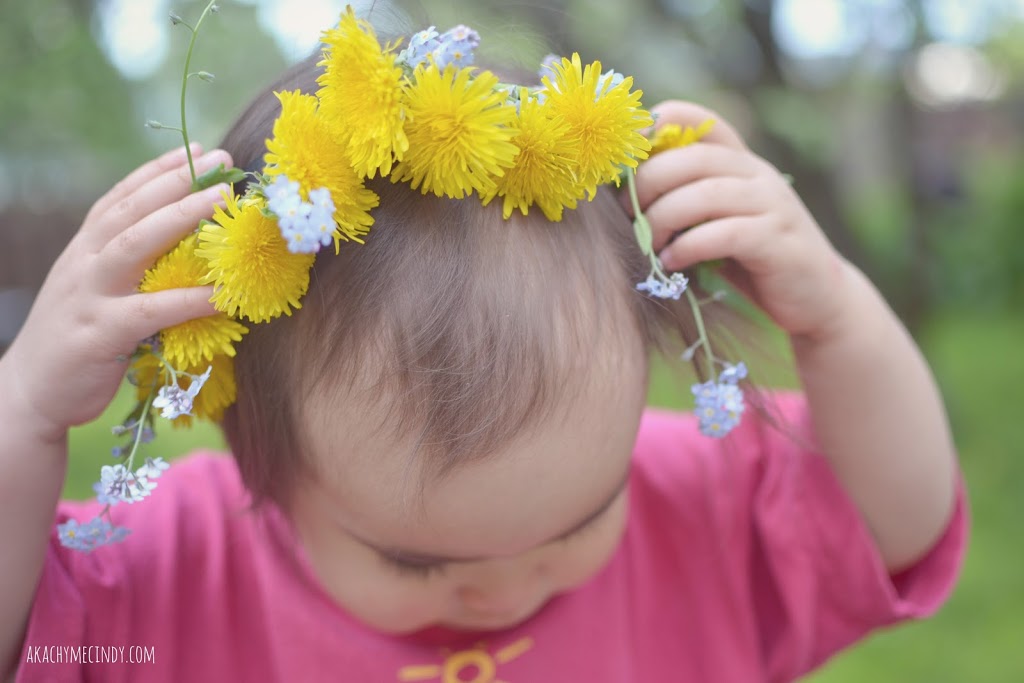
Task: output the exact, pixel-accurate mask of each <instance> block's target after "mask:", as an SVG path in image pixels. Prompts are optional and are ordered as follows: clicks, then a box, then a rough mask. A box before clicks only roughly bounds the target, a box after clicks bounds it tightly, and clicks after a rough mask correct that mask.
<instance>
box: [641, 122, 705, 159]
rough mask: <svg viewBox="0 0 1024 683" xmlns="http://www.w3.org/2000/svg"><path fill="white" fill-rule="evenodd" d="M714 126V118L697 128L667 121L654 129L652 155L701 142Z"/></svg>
mask: <svg viewBox="0 0 1024 683" xmlns="http://www.w3.org/2000/svg"><path fill="white" fill-rule="evenodd" d="M714 127H715V120H714V119H708V120H707V121H705V122H704V123H702V124H700V125H699V126H697V127H696V128H694V127H693V126H687V127H686V128H683V127H682V126H680V125H679V124H678V123H666V124H665V125H664V126H662V127H661V128H659V129H658V130H656V131H654V137H652V138H651V156H652V157H653V156H654V155H655V154H661V153H662V152H666V151H668V150H670V149H675V148H676V147H688V146H689V145H692V144H693V143H695V142H700V141H701V140H702V139H704V137H705V136H707V134H708V133H710V132H711V129H712V128H714Z"/></svg>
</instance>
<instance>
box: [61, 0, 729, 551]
mask: <svg viewBox="0 0 1024 683" xmlns="http://www.w3.org/2000/svg"><path fill="white" fill-rule="evenodd" d="M215 11H216V5H214V3H213V2H212V0H211V2H209V3H208V4H207V6H206V8H205V9H204V10H203V12H202V14H201V15H200V17H199V20H198V21H197V22H196V24H195V26H191V25H189V24H188V23H187V22H185V21H184V20H183V19H181V18H180V17H178V16H177V15H173V14H172V21H173V23H175V24H176V25H182V26H185V27H186V28H187V29H188V30H189V31H190V32H191V41H190V43H189V47H188V51H187V53H186V59H185V68H184V72H183V76H182V100H183V101H184V99H185V90H186V88H187V84H188V82H189V79H190V78H192V77H197V78H199V79H201V80H204V81H208V82H209V81H212V80H213V76H212V74H209V73H208V72H205V71H198V72H191V71H190V70H189V65H190V60H191V56H192V48H193V46H194V44H195V39H196V36H197V34H198V29H199V26H200V25H201V24H202V22H203V19H204V18H205V17H206V16H207V15H208V14H209V13H210V12H215ZM323 42H324V44H325V46H326V47H325V50H324V54H323V60H322V61H321V62H320V63H319V65H320V66H323V67H324V70H323V73H322V75H321V76H320V77H319V78H318V84H319V85H320V89H319V90H318V91H317V92H316V93H315V94H312V95H310V94H304V93H301V92H299V91H293V92H280V93H276V95H277V97H278V99H279V100H280V103H281V112H280V115H279V116H278V118H277V119H276V120H275V121H274V125H273V131H272V137H271V138H270V139H269V140H268V141H267V153H266V155H265V157H264V167H263V169H262V171H261V172H258V173H252V174H244V173H242V172H240V171H238V170H235V169H227V170H225V169H224V168H223V167H220V168H218V169H215V170H214V171H212V172H211V173H207V174H205V175H204V176H202V177H200V178H196V177H195V172H194V167H193V163H192V157H191V153H189V166H190V169H193V188H194V189H201V188H202V187H207V186H210V185H213V184H215V183H218V182H228V183H234V182H238V181H240V180H243V179H245V178H246V177H247V175H248V176H251V178H250V182H249V183H248V187H247V189H246V191H245V193H244V194H242V195H241V196H240V195H238V194H236V193H235V192H234V187H233V186H232V190H231V192H229V193H228V194H227V195H226V196H225V206H224V207H223V208H221V207H217V208H215V210H214V216H213V220H212V221H204V222H203V223H202V224H201V225H200V226H199V228H198V229H197V231H196V232H194V233H193V234H191V235H189V236H187V237H185V238H184V239H183V240H182V241H181V242H180V243H179V244H178V245H177V246H176V247H175V248H174V249H172V250H171V251H170V252H169V253H168V254H166V255H164V256H163V257H162V258H160V259H159V260H158V261H157V263H156V264H155V265H154V266H153V267H152V268H151V269H150V270H148V271H147V273H146V275H145V277H144V279H143V281H142V283H141V285H140V288H139V289H140V291H141V292H157V291H161V290H166V289H178V288H187V287H195V286H200V285H213V287H214V295H213V297H212V299H211V302H212V303H213V304H214V306H215V307H216V309H217V310H218V311H219V313H218V314H217V315H213V316H209V317H206V318H202V319H198V320H191V321H188V322H185V323H182V324H180V325H176V326H173V327H170V328H167V329H165V330H162V331H161V332H160V333H159V335H158V336H157V337H156V338H154V339H151V340H146V341H145V342H143V343H142V344H140V346H139V349H138V350H137V351H136V353H135V354H134V356H133V360H132V365H131V367H130V370H129V372H128V379H129V381H131V382H132V383H133V384H134V385H135V387H136V393H137V399H138V403H137V405H136V408H135V410H134V411H133V412H132V413H131V414H130V415H129V417H128V419H126V421H125V423H124V424H122V425H120V426H119V427H116V428H115V433H117V434H122V435H128V436H129V441H130V443H129V445H128V446H124V447H118V448H115V456H116V457H118V458H122V459H124V462H123V463H121V464H118V465H113V466H105V467H104V468H103V470H102V472H101V479H100V481H99V482H97V484H96V486H95V487H94V489H95V491H96V493H97V497H98V498H99V500H100V502H101V503H102V504H104V505H105V507H104V509H103V511H102V512H101V514H100V515H99V516H98V517H97V518H96V519H93V520H92V521H90V522H88V523H86V524H79V523H78V522H77V521H74V520H72V521H69V522H67V523H65V524H63V525H60V527H59V529H58V533H59V537H60V540H61V542H62V543H63V544H64V545H66V546H68V547H71V548H76V549H79V550H85V551H89V550H92V549H94V548H96V547H99V546H101V545H104V544H106V543H111V542H115V541H119V540H121V539H123V538H124V537H125V535H126V534H127V533H128V531H127V530H126V529H124V528H121V527H116V526H114V525H113V523H112V521H111V519H110V509H111V508H112V507H113V506H114V505H116V504H118V503H121V502H125V503H134V502H137V501H139V500H141V499H143V498H145V497H146V496H148V495H149V494H150V492H151V491H152V490H153V489H154V488H155V487H156V482H155V481H154V480H155V479H157V478H158V477H159V475H160V472H161V471H162V470H163V469H164V468H165V467H166V464H165V463H163V461H162V460H160V459H159V458H157V459H147V460H146V462H145V464H143V465H142V466H140V467H138V468H136V469H134V470H133V469H132V468H133V463H134V462H135V458H136V455H137V453H138V450H139V446H140V445H141V444H143V443H146V442H147V441H149V440H151V439H152V436H153V422H154V416H155V412H156V411H159V412H160V415H161V416H162V417H164V418H167V419H169V420H171V421H172V424H174V425H176V426H188V425H189V424H191V420H192V419H193V417H196V418H200V419H209V420H219V419H220V418H221V417H222V415H223V412H224V410H225V409H226V408H227V407H228V406H230V405H231V404H232V403H233V402H234V401H235V395H236V387H235V381H234V367H233V359H234V356H235V345H236V344H237V343H238V342H240V341H241V340H242V338H243V337H244V335H245V334H246V333H247V332H248V331H249V327H248V325H249V324H258V323H263V322H268V321H270V320H273V319H274V318H277V317H279V316H281V315H291V313H292V311H293V310H295V309H297V308H300V307H301V299H302V297H303V296H304V295H305V293H306V291H307V289H308V287H309V273H310V269H311V268H312V265H313V261H314V258H315V256H316V254H317V253H318V252H319V251H320V249H321V248H322V247H326V246H328V245H330V244H331V243H332V242H333V244H334V248H335V252H337V251H338V250H339V249H340V247H341V243H342V242H355V243H359V244H361V243H362V242H363V238H364V237H365V236H366V235H367V234H368V233H369V230H370V226H371V225H372V224H373V218H372V217H371V215H370V211H371V210H372V209H374V208H375V207H376V206H377V205H378V203H379V198H378V196H377V195H376V194H375V193H374V192H373V191H372V190H370V189H369V188H367V187H366V185H365V181H366V180H368V179H372V178H374V177H375V176H377V175H378V174H379V175H380V176H381V177H385V176H387V177H389V178H390V179H391V181H392V182H408V183H409V184H410V185H411V186H412V188H413V189H418V190H420V192H422V193H424V194H426V193H428V192H429V193H432V194H434V195H436V196H444V197H449V198H454V199H462V198H465V197H468V196H470V195H473V194H476V195H477V196H478V197H479V199H480V200H481V201H482V202H483V204H484V205H487V204H489V203H490V202H492V201H494V200H496V199H500V200H501V205H502V214H503V216H504V217H505V218H509V217H510V216H511V214H512V213H513V212H514V211H515V210H519V211H520V212H521V213H522V214H523V215H528V212H529V210H530V208H531V207H532V206H536V207H538V208H539V209H540V210H541V212H543V214H544V215H545V217H546V218H548V219H549V220H551V221H553V222H557V221H560V220H561V218H562V214H563V211H564V209H574V208H576V205H577V203H578V202H580V201H584V200H588V201H589V200H591V199H593V198H594V196H595V195H596V193H597V188H598V187H599V186H600V185H604V184H608V183H612V182H614V183H616V184H618V182H619V181H620V180H621V178H622V177H623V176H625V177H626V178H628V181H629V184H630V192H631V195H632V196H633V197H634V203H635V170H636V167H637V165H638V164H639V162H640V161H642V160H644V159H646V158H647V157H648V154H649V153H651V152H652V149H653V151H654V152H658V151H663V150H665V149H670V148H672V147H678V146H683V145H686V144H691V143H692V142H695V141H697V140H699V139H700V138H701V137H702V136H703V135H704V134H705V133H706V132H707V128H708V127H709V124H705V125H704V126H701V127H699V128H697V129H692V128H687V129H685V130H683V129H680V128H679V127H678V126H675V127H673V126H663V127H662V128H661V129H659V130H658V131H657V133H656V134H655V136H654V139H653V140H649V139H648V138H647V137H646V135H645V134H644V130H645V129H648V128H649V127H650V126H651V125H652V124H653V119H652V117H651V115H650V114H649V113H648V112H647V111H645V110H644V109H643V108H642V106H641V103H640V97H641V94H642V93H641V92H640V91H639V90H633V89H632V86H633V80H632V78H630V77H626V76H624V75H622V74H619V73H616V72H614V71H602V68H601V64H600V62H593V63H591V64H588V65H584V64H583V63H582V62H581V60H580V58H579V55H577V54H573V56H572V57H571V58H568V59H567V58H560V57H555V56H549V57H548V58H545V60H544V63H543V65H542V68H541V71H540V81H541V85H540V86H535V87H525V86H518V85H509V84H504V83H501V82H499V80H498V78H497V77H496V76H494V75H493V74H492V73H490V72H489V71H486V70H477V69H475V68H474V67H473V66H472V64H473V62H474V50H475V49H476V48H477V46H478V45H479V42H480V37H479V35H478V34H477V33H476V32H475V31H473V30H472V29H470V28H469V27H466V26H457V27H455V28H453V29H450V30H448V31H446V32H444V33H438V32H437V31H436V29H435V28H434V27H430V28H428V29H426V30H424V31H420V32H419V33H416V34H414V35H413V36H412V37H411V38H410V39H409V40H408V41H407V42H406V45H405V46H404V48H403V49H402V50H401V51H398V50H397V44H394V45H391V44H389V45H381V44H380V42H379V41H378V40H377V37H376V35H375V33H374V31H373V28H372V27H371V26H370V24H369V23H368V22H366V21H362V20H359V19H357V18H356V16H355V14H354V12H353V11H352V8H351V7H349V8H346V10H345V11H344V12H343V13H342V15H341V19H340V22H339V24H338V26H337V27H336V28H333V29H330V30H328V31H325V32H324V34H323ZM352 93H358V94H359V96H358V97H353V96H352ZM150 125H151V126H152V127H154V128H165V129H171V130H177V131H179V132H180V133H181V135H182V137H183V139H184V142H185V146H186V149H187V148H188V143H189V140H188V127H187V124H186V121H185V119H184V107H183V108H182V121H181V127H180V128H173V127H171V126H165V125H163V124H159V123H157V122H150ZM636 208H637V212H636V215H637V219H636V222H635V224H634V225H635V228H636V235H637V240H638V242H639V244H640V246H641V248H642V249H643V250H644V252H645V253H647V254H648V255H650V257H651V275H650V277H649V278H648V279H647V281H646V282H644V283H640V284H639V285H638V289H640V290H642V291H646V292H648V293H649V294H651V295H652V296H656V297H671V298H675V299H678V298H679V297H680V296H682V294H683V293H684V292H685V293H687V294H688V295H689V294H690V293H689V290H688V289H687V281H686V278H685V277H684V276H683V275H682V274H680V273H674V274H671V275H668V274H666V273H664V271H663V270H662V268H661V266H660V264H659V262H658V260H657V258H656V257H655V256H654V255H653V254H652V253H651V249H650V242H651V239H650V227H649V225H647V223H646V219H645V218H644V217H643V214H642V212H640V211H639V207H636ZM694 314H695V315H696V316H697V319H698V321H700V310H699V306H696V305H694ZM702 339H703V340H704V344H705V349H704V351H705V356H707V357H712V358H713V356H712V354H711V349H710V344H708V343H707V340H706V337H704V336H703V335H702ZM723 376H724V374H723ZM727 384H728V383H727ZM716 386H717V385H716ZM730 386H734V383H733V384H732V385H730ZM709 405H710V404H709ZM734 413H736V411H735V410H732V411H731V412H729V413H728V414H729V415H731V414H734ZM720 422H721V421H720ZM722 424H725V423H722ZM712 431H715V430H706V433H711V432H712ZM717 431H723V430H722V429H721V427H720V426H719V428H718V429H717ZM725 431H727V430H725ZM716 435H717V434H716Z"/></svg>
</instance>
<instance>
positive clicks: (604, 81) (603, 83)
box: [597, 69, 626, 96]
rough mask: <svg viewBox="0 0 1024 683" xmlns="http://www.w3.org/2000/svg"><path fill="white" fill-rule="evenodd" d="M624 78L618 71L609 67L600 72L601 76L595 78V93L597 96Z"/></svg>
mask: <svg viewBox="0 0 1024 683" xmlns="http://www.w3.org/2000/svg"><path fill="white" fill-rule="evenodd" d="M624 80H626V77H625V76H623V75H622V74H620V73H619V72H618V71H614V70H612V69H609V70H608V71H605V72H604V73H603V74H601V77H600V78H598V79H597V94H598V96H601V95H603V94H604V93H605V92H607V91H608V90H611V89H612V88H614V87H615V86H617V85H618V84H619V83H622V81H624Z"/></svg>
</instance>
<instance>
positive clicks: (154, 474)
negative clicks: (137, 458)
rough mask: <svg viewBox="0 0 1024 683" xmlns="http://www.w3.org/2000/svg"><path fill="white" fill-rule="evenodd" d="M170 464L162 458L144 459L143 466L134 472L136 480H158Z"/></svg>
mask: <svg viewBox="0 0 1024 683" xmlns="http://www.w3.org/2000/svg"><path fill="white" fill-rule="evenodd" d="M170 466H171V464H170V463H169V462H167V461H165V460H164V459H163V458H146V462H145V464H143V465H142V466H141V467H139V469H137V470H135V478H136V479H158V478H159V477H160V475H161V474H163V473H164V471H165V470H167V468H169V467H170Z"/></svg>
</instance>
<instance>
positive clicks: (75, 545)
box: [57, 517, 130, 553]
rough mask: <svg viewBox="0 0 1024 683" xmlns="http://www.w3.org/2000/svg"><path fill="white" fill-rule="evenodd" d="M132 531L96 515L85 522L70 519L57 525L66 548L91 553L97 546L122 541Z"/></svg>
mask: <svg viewBox="0 0 1024 683" xmlns="http://www.w3.org/2000/svg"><path fill="white" fill-rule="evenodd" d="M129 533H130V531H129V530H128V529H126V528H125V527H120V526H118V527H115V526H114V525H112V524H111V523H110V522H108V521H107V520H105V519H103V518H101V517H94V518H93V519H91V520H89V521H88V522H86V523H85V524H79V523H78V520H77V519H69V520H68V521H66V522H65V523H63V524H58V525H57V538H58V539H59V540H60V544H61V545H62V546H64V547H65V548H70V549H72V550H79V551H81V552H84V553H91V552H92V551H93V550H95V549H96V548H99V547H102V546H105V545H110V544H111V543H120V542H121V541H123V540H124V539H125V537H126V536H127V535H128V534H129Z"/></svg>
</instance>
